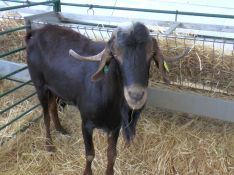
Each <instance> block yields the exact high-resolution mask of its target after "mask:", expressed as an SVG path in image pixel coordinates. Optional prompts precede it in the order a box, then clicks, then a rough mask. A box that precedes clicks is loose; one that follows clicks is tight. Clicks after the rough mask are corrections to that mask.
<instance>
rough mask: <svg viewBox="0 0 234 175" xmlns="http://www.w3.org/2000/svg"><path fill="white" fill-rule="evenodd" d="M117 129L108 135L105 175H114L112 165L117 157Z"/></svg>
mask: <svg viewBox="0 0 234 175" xmlns="http://www.w3.org/2000/svg"><path fill="white" fill-rule="evenodd" d="M119 130H120V129H119V128H118V129H116V130H115V131H113V132H110V133H109V134H108V149H107V161H108V162H107V169H106V175H113V174H114V169H113V168H114V164H115V159H116V156H117V151H116V146H117V141H118V137H119Z"/></svg>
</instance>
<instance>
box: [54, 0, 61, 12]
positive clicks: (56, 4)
mask: <svg viewBox="0 0 234 175" xmlns="http://www.w3.org/2000/svg"><path fill="white" fill-rule="evenodd" d="M53 3H54V5H53V10H54V12H61V2H60V0H53Z"/></svg>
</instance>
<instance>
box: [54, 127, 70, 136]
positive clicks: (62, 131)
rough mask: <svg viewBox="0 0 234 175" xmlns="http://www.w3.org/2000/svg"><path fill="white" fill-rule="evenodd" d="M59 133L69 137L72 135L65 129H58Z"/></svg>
mask: <svg viewBox="0 0 234 175" xmlns="http://www.w3.org/2000/svg"><path fill="white" fill-rule="evenodd" d="M57 131H58V132H59V133H61V134H63V135H68V136H69V135H70V134H69V132H67V130H66V129H64V128H59V129H57Z"/></svg>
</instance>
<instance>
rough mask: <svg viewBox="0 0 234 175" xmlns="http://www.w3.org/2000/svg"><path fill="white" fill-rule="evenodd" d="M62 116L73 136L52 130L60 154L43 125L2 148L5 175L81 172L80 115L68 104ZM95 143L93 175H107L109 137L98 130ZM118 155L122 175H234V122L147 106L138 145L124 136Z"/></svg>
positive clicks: (1, 165) (0, 158) (118, 171)
mask: <svg viewBox="0 0 234 175" xmlns="http://www.w3.org/2000/svg"><path fill="white" fill-rule="evenodd" d="M60 117H61V119H62V123H63V125H64V126H65V128H67V129H68V131H69V132H70V133H71V137H70V138H66V137H62V136H61V135H59V134H58V133H56V132H55V130H54V129H53V132H52V137H53V140H54V144H55V145H56V148H57V151H56V153H55V154H53V155H49V154H48V153H47V152H46V151H45V148H44V142H45V137H44V132H45V130H44V124H43V122H42V121H40V122H39V123H37V124H34V125H33V126H32V127H30V128H29V129H28V130H27V131H26V132H25V133H23V134H21V135H19V136H18V137H17V138H16V139H15V140H12V141H10V142H8V143H6V144H5V145H4V146H3V147H2V148H1V152H0V168H1V174H2V175H8V174H17V175H21V174H22V175H23V174H33V175H39V174H40V175H41V174H43V175H55V174H56V175H57V174H63V175H76V174H77V175H80V174H82V171H83V168H84V164H85V155H84V144H83V138H82V134H81V128H80V125H81V123H80V122H81V121H80V116H79V113H78V111H77V110H76V109H75V108H74V107H71V106H69V107H68V109H66V110H65V113H60ZM94 143H95V150H96V157H95V160H94V163H93V170H94V174H97V175H103V174H104V172H105V167H106V149H107V143H106V137H105V134H103V133H102V132H99V131H98V130H97V131H95V134H94ZM118 152H119V153H118V157H117V160H116V164H115V173H116V174H118V175H126V174H127V175H142V174H146V175H155V174H233V173H234V124H231V123H227V122H221V121H217V120H210V119H205V118H199V117H197V116H189V115H187V114H181V113H172V112H168V111H163V110H161V109H151V108H147V109H146V110H144V112H143V115H142V117H141V119H140V121H139V123H138V127H137V136H136V138H135V140H134V143H133V144H131V145H130V146H126V145H125V143H124V141H123V138H122V135H120V139H119V143H118Z"/></svg>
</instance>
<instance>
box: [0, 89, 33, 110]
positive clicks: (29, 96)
mask: <svg viewBox="0 0 234 175" xmlns="http://www.w3.org/2000/svg"><path fill="white" fill-rule="evenodd" d="M34 95H36V92H34V93H32V94H30V95H28V96H27V97H25V98H23V99H21V100H19V101H17V102H16V103H14V104H13V105H11V106H8V107H7V108H5V109H3V110H2V111H0V114H3V113H4V112H6V111H8V110H10V109H11V108H13V107H15V106H17V105H18V104H20V103H22V102H24V101H26V100H27V99H29V98H31V97H33V96H34Z"/></svg>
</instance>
